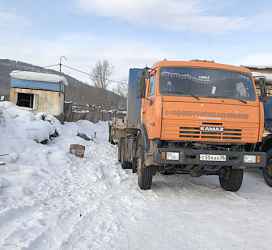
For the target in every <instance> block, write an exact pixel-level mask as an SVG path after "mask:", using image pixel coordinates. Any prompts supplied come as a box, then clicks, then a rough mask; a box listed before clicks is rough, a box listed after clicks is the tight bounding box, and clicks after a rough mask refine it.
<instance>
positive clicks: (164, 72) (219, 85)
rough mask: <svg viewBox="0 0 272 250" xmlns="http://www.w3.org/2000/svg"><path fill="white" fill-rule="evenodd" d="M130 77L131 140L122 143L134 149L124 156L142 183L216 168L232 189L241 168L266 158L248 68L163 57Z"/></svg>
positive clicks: (260, 163)
mask: <svg viewBox="0 0 272 250" xmlns="http://www.w3.org/2000/svg"><path fill="white" fill-rule="evenodd" d="M134 82H136V85H137V86H139V88H138V90H137V88H136V87H133V86H132V87H129V96H128V129H129V130H130V133H128V136H127V138H130V140H128V139H124V140H123V141H122V144H124V145H121V147H122V148H132V149H134V153H133V152H129V150H126V154H123V155H129V157H128V158H127V157H123V158H122V159H124V160H125V161H130V162H131V165H132V166H134V167H133V168H134V170H135V171H136V168H137V173H138V184H139V187H140V188H141V189H150V188H151V185H152V177H153V176H154V175H155V174H156V173H157V172H160V173H177V174H190V175H192V176H194V177H198V176H201V175H217V176H219V181H220V184H221V186H222V188H224V189H225V190H228V191H237V190H239V188H240V187H241V185H242V180H243V172H244V170H245V169H246V168H256V167H264V166H265V164H266V154H265V153H263V152H260V150H257V148H259V145H260V144H261V141H262V136H263V131H264V111H263V105H262V104H261V102H260V101H259V99H258V98H257V95H256V87H255V85H254V81H253V77H252V75H251V73H250V71H249V70H248V69H246V68H242V67H236V66H231V65H224V64H218V63H214V62H208V61H167V60H164V61H161V62H158V63H157V64H155V65H154V66H153V67H152V68H150V69H144V70H142V74H141V78H140V79H139V80H138V81H134ZM130 85H133V84H130ZM130 92H133V93H130ZM137 92H138V94H135V93H137ZM133 98H134V99H133ZM137 100H138V102H137ZM137 103H138V105H137ZM137 107H138V108H137ZM133 109H134V110H133ZM130 113H133V115H132V114H130ZM132 128H134V129H135V130H134V133H131V131H132V130H131V129H132ZM130 144H133V145H132V146H131V145H130ZM123 151H125V150H123ZM121 155H122V152H121ZM129 159H130V160H129Z"/></svg>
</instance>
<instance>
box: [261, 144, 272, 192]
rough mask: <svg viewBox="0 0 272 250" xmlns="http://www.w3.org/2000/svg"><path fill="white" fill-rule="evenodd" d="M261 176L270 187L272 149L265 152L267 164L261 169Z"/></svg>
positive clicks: (271, 184)
mask: <svg viewBox="0 0 272 250" xmlns="http://www.w3.org/2000/svg"><path fill="white" fill-rule="evenodd" d="M263 176H264V180H265V182H266V183H267V185H268V186H270V187H272V149H270V150H268V151H267V163H266V166H265V167H264V168H263Z"/></svg>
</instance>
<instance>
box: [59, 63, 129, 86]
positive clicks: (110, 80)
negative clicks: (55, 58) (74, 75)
mask: <svg viewBox="0 0 272 250" xmlns="http://www.w3.org/2000/svg"><path fill="white" fill-rule="evenodd" d="M62 66H63V67H66V68H68V69H71V70H74V71H76V72H78V73H81V74H84V75H87V76H89V77H90V78H91V77H92V75H91V74H90V73H87V72H85V71H82V70H80V69H77V68H74V67H71V66H68V65H65V64H62ZM108 81H109V82H115V83H127V82H126V81H122V80H112V79H108Z"/></svg>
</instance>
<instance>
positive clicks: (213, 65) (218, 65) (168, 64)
mask: <svg viewBox="0 0 272 250" xmlns="http://www.w3.org/2000/svg"><path fill="white" fill-rule="evenodd" d="M160 67H194V68H209V69H222V70H228V71H236V72H241V73H248V74H250V73H251V71H250V70H249V69H247V68H244V67H239V66H233V65H228V64H221V63H215V62H212V61H201V60H192V61H168V60H163V61H160V62H158V63H156V64H155V65H154V66H153V68H160Z"/></svg>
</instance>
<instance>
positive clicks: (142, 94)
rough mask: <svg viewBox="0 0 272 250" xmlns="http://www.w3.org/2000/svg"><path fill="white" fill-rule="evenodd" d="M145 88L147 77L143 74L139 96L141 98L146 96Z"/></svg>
mask: <svg viewBox="0 0 272 250" xmlns="http://www.w3.org/2000/svg"><path fill="white" fill-rule="evenodd" d="M145 90H146V84H145V77H144V76H142V77H141V80H140V88H139V97H140V98H144V97H145Z"/></svg>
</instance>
